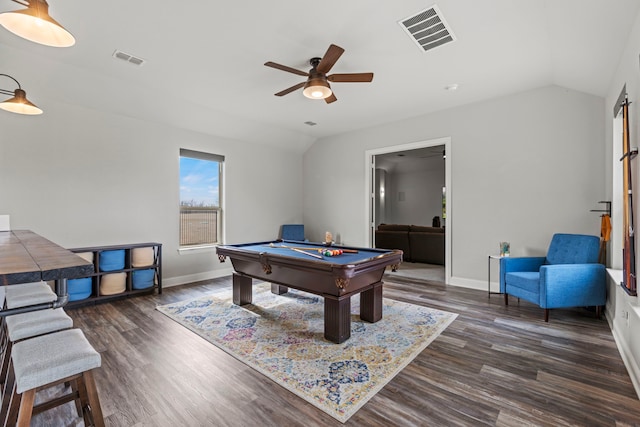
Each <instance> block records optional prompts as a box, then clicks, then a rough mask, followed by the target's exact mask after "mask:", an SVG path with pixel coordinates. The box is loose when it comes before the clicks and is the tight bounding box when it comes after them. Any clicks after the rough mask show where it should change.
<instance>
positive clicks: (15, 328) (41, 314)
mask: <svg viewBox="0 0 640 427" xmlns="http://www.w3.org/2000/svg"><path fill="white" fill-rule="evenodd" d="M5 321H6V324H7V332H8V333H9V339H10V340H11V341H12V342H16V341H20V340H24V339H27V338H32V337H36V336H38V335H43V334H48V333H51V332H57V331H61V330H63V329H70V328H72V327H73V320H72V319H71V317H69V316H68V315H67V313H65V312H64V310H63V309H61V308H56V309H55V310H52V309H45V310H37V311H31V312H28V313H21V314H14V315H12V316H7V317H6V319H5Z"/></svg>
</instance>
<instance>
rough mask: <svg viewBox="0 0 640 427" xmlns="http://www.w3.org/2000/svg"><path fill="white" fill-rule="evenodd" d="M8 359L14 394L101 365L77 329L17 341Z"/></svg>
mask: <svg viewBox="0 0 640 427" xmlns="http://www.w3.org/2000/svg"><path fill="white" fill-rule="evenodd" d="M11 358H12V359H13V370H14V372H15V375H16V391H17V392H18V393H24V392H25V391H27V390H31V389H33V388H36V387H40V386H43V385H46V384H50V383H53V382H55V381H59V380H61V379H64V378H67V377H70V376H72V375H76V374H80V373H82V372H85V371H88V370H90V369H94V368H99V367H100V365H101V363H102V360H101V358H100V353H98V352H97V351H96V350H95V349H94V348H93V347H92V346H91V344H89V341H87V338H86V337H85V336H84V334H83V333H82V331H81V330H80V329H67V330H66V331H60V332H55V333H53V334H48V335H42V336H39V337H36V338H31V339H28V340H25V341H20V342H19V343H16V344H14V346H13V349H12V350H11Z"/></svg>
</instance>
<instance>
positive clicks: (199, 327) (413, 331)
mask: <svg viewBox="0 0 640 427" xmlns="http://www.w3.org/2000/svg"><path fill="white" fill-rule="evenodd" d="M359 304H360V298H359V296H358V295H356V296H354V297H353V298H352V300H351V309H352V317H351V338H349V339H348V340H347V341H345V342H344V343H342V344H334V343H332V342H329V341H327V340H326V339H325V338H324V320H323V316H324V303H323V299H322V298H321V297H319V296H316V295H313V294H309V293H305V292H299V291H296V290H292V289H289V292H288V293H286V294H283V295H275V294H272V293H271V287H270V285H269V284H268V283H260V284H257V285H254V287H253V304H248V305H244V306H242V307H240V306H236V305H234V304H233V303H232V301H231V289H229V290H225V291H221V292H217V293H215V294H212V295H209V296H206V297H200V298H197V299H194V300H190V301H182V302H177V303H173V304H168V305H163V306H158V307H156V308H157V310H159V311H160V312H162V313H164V314H166V315H167V316H169V317H170V318H171V319H173V320H175V321H176V322H179V323H180V324H181V325H183V326H185V327H187V328H189V329H191V330H192V331H194V332H195V333H197V334H198V335H200V336H202V337H203V338H204V339H206V340H207V341H209V342H211V343H212V344H214V345H216V346H218V347H220V348H221V349H223V350H224V351H226V352H227V353H229V354H231V355H232V356H234V357H236V358H237V359H239V360H240V361H242V362H244V363H246V364H247V365H248V366H250V367H252V368H253V369H255V370H257V371H259V372H261V373H262V374H264V375H266V376H267V377H269V378H271V379H272V380H273V381H275V382H276V383H278V384H280V385H281V386H283V387H284V388H286V389H287V390H289V391H291V392H292V393H295V394H296V395H298V396H300V397H301V398H303V399H305V400H306V401H308V402H309V403H311V404H313V405H315V406H316V407H318V408H319V409H321V410H323V411H325V412H326V413H328V414H329V415H331V416H332V417H334V418H336V419H337V420H339V421H341V422H343V423H344V422H346V421H347V420H348V419H349V417H351V416H352V415H353V414H354V413H355V412H356V411H357V410H358V409H360V407H361V406H362V405H364V404H365V403H366V402H367V401H368V400H369V399H370V398H371V397H373V396H374V395H375V394H376V393H377V392H378V391H379V390H380V389H381V388H382V387H384V385H385V384H387V383H388V382H389V381H390V380H391V379H392V378H393V377H394V376H395V375H396V374H397V373H398V372H400V371H401V370H402V369H403V368H404V367H405V366H407V365H408V364H409V362H411V360H413V358H414V357H416V356H417V355H418V354H419V353H420V352H421V351H422V350H424V349H425V348H426V347H427V346H428V345H429V343H430V342H431V341H433V340H434V339H435V338H436V337H437V336H438V335H440V333H442V331H444V330H445V329H446V327H447V326H448V325H449V324H450V323H451V322H453V320H454V319H455V318H456V317H457V314H454V313H448V312H444V311H439V310H434V309H430V308H427V307H421V306H417V305H413V304H407V303H403V302H399V301H394V300H390V299H387V298H384V301H383V317H382V320H380V321H378V322H377V323H367V322H362V321H361V320H360V317H359V315H358V314H357V313H359V312H360V308H359ZM354 313H355V314H354Z"/></svg>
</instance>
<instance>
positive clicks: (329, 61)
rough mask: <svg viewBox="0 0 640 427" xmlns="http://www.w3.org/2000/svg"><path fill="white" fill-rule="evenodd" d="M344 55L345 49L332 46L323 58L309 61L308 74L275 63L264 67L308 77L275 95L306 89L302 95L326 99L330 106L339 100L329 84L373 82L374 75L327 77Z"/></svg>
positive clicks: (356, 74) (357, 74)
mask: <svg viewBox="0 0 640 427" xmlns="http://www.w3.org/2000/svg"><path fill="white" fill-rule="evenodd" d="M343 53H344V49H343V48H341V47H340V46H336V45H334V44H332V45H330V46H329V49H327V52H326V53H325V54H324V56H323V57H322V58H311V60H309V64H310V65H311V67H312V68H311V70H309V72H308V73H307V72H305V71H301V70H296V69H295V68H291V67H287V66H286V65H280V64H276V63H275V62H271V61H269V62H265V64H264V65H266V66H267V67H272V68H276V69H278V70H282V71H287V72H289V73H293V74H297V75H299V76H304V77H307V81H305V82H302V83H298V84H297V85H295V86H291V87H290V88H288V89H285V90H283V91H280V92H278V93H276V94H275V95H276V96H284V95H286V94H288V93H291V92H293V91H295V90H298V89H300V88H302V87H304V90H303V91H302V93H303V94H304V96H306V97H307V98H311V99H324V100H325V102H326V103H327V104H330V103H332V102H335V101H337V100H338V98H336V96H335V94H334V93H333V91H332V90H331V86H329V82H341V83H342V82H346V83H357V82H364V83H368V82H370V81H372V80H373V73H350V74H331V75H328V76H327V73H328V72H329V71H330V70H331V68H332V67H333V66H334V65H335V63H336V62H337V61H338V59H339V58H340V56H341V55H342V54H343Z"/></svg>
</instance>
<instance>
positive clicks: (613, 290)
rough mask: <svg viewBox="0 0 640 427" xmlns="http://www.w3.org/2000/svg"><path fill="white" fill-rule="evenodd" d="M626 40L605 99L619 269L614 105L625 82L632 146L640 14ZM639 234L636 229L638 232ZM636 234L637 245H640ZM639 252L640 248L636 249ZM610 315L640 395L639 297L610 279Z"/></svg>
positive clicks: (636, 124) (637, 122) (639, 120)
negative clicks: (628, 102)
mask: <svg viewBox="0 0 640 427" xmlns="http://www.w3.org/2000/svg"><path fill="white" fill-rule="evenodd" d="M624 43H625V46H626V47H625V50H624V54H623V56H622V59H621V61H620V64H619V66H618V68H617V70H616V72H615V75H614V78H613V79H612V82H611V85H610V87H609V91H608V94H607V97H606V100H605V117H606V118H605V125H606V132H605V135H606V160H605V165H606V167H607V175H606V176H607V199H606V200H613V201H614V205H613V210H614V212H615V213H616V214H614V215H613V216H612V238H611V243H610V248H609V249H610V258H611V260H612V261H611V266H612V267H614V268H617V269H621V268H622V255H621V254H622V235H623V232H622V227H621V226H620V221H618V222H617V223H616V221H615V220H616V218H618V219H620V218H622V217H621V209H622V208H621V206H620V205H621V203H620V201H621V200H622V194H621V190H622V184H621V180H622V174H621V172H620V170H619V163H620V161H619V158H620V155H621V153H622V147H620V146H618V145H616V146H613V131H614V129H613V107H614V104H615V101H616V99H617V98H618V95H619V94H620V92H621V90H622V87H623V86H624V85H626V89H627V94H628V98H629V101H631V105H630V106H629V116H630V118H629V127H630V134H631V139H630V143H631V144H630V145H631V147H638V146H640V134H639V133H638V132H640V108H639V107H638V106H639V105H640V66H639V57H638V55H639V54H640V15H638V17H637V18H636V22H635V25H634V27H633V30H632V32H631V34H630V35H629V38H628V39H627V41H626V42H624ZM639 160H640V158H638V157H636V158H635V159H634V160H632V162H631V169H632V176H633V182H632V189H633V192H634V194H633V196H634V218H635V222H634V225H635V229H636V230H638V224H639V222H638V218H639V217H638V212H639V209H638V203H639V201H640V198H639V197H638V196H637V195H638V194H640V192H639V190H640V176H639V174H640V168H639V167H638V161H639ZM636 235H637V233H636ZM637 240H638V238H637V237H636V248H637V246H638V242H637ZM636 254H638V250H637V249H636ZM638 265H640V256H638V255H636V272H638V271H640V270H639V269H638ZM606 313H607V318H608V319H609V324H610V326H611V329H612V331H613V335H614V337H615V339H616V343H617V344H618V348H619V349H620V353H621V354H622V358H623V360H624V361H625V365H626V366H627V369H628V371H629V374H630V375H631V379H632V380H633V381H634V385H635V388H636V392H637V393H638V395H639V396H640V302H639V301H638V297H631V296H629V295H627V294H626V293H625V291H624V290H622V289H621V287H620V286H619V285H618V284H617V283H614V281H613V280H610V281H609V292H608V301H607V310H606Z"/></svg>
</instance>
